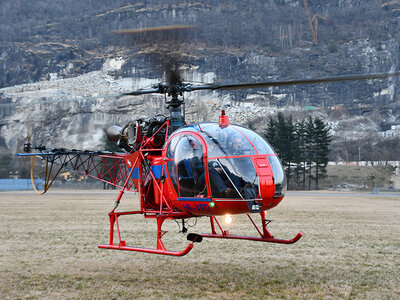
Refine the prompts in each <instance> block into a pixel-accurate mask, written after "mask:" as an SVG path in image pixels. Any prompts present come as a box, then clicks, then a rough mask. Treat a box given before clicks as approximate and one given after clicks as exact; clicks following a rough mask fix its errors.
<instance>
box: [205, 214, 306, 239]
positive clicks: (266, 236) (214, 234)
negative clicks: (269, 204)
mask: <svg viewBox="0 0 400 300" xmlns="http://www.w3.org/2000/svg"><path fill="white" fill-rule="evenodd" d="M260 215H261V224H262V232H261V231H260V229H259V228H258V227H257V225H256V224H255V223H254V221H253V219H252V218H251V216H250V215H249V214H247V216H248V217H249V219H250V221H251V223H253V226H254V227H255V228H256V229H257V231H258V233H259V234H260V237H254V236H239V235H231V234H229V231H228V230H223V229H222V227H221V225H220V224H219V222H218V220H217V219H216V217H215V216H210V223H211V234H201V236H202V237H208V238H220V239H237V240H248V241H258V242H266V243H278V244H293V243H296V242H297V241H298V240H299V239H300V238H301V237H302V236H303V234H302V233H301V232H299V233H298V234H297V235H296V236H295V237H294V238H292V239H289V240H285V239H276V238H274V237H273V235H271V233H270V232H269V231H268V229H267V225H268V224H269V223H270V221H268V220H266V219H265V212H264V211H261V212H260ZM215 223H216V224H217V225H218V227H219V229H220V230H221V233H217V232H216V230H215Z"/></svg>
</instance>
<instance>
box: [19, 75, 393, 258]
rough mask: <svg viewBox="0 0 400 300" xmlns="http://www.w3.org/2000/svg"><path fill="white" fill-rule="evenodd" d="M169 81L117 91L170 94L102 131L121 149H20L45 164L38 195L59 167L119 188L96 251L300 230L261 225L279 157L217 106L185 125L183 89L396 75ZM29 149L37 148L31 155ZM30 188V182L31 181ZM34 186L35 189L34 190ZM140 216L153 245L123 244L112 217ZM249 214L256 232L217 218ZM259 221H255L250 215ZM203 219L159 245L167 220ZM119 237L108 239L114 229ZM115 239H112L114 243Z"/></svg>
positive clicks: (279, 181)
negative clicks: (124, 207) (151, 112)
mask: <svg viewBox="0 0 400 300" xmlns="http://www.w3.org/2000/svg"><path fill="white" fill-rule="evenodd" d="M170 72H171V73H170V74H169V76H168V82H167V83H160V84H156V85H154V86H152V87H151V88H149V89H141V90H137V91H133V92H129V93H125V94H123V95H121V96H139V95H143V94H151V93H160V94H164V95H166V96H169V97H170V100H168V101H166V104H167V105H168V106H167V108H168V109H169V111H170V115H169V116H158V117H153V118H149V119H138V120H136V121H131V122H129V123H128V124H126V126H124V127H119V126H111V127H110V128H109V129H108V132H107V135H108V139H109V140H110V141H113V142H116V143H117V144H118V145H119V147H120V148H122V149H124V150H125V151H126V153H112V152H106V151H100V152H99V151H81V150H67V149H60V148H57V149H46V148H45V147H43V146H39V147H33V146H32V145H31V143H30V141H28V143H27V144H25V146H24V150H25V152H28V153H25V154H17V155H19V156H31V162H32V164H31V175H32V183H33V185H34V180H33V165H34V164H33V159H34V157H39V158H41V159H42V160H43V161H45V162H46V168H45V175H44V187H43V192H41V194H44V193H45V192H46V191H47V190H48V189H49V188H50V186H51V184H52V183H53V181H54V180H55V178H56V177H57V175H58V174H59V173H60V171H61V169H63V168H67V169H70V170H74V171H76V172H78V173H80V174H85V175H88V176H90V177H93V178H96V179H98V180H100V181H103V182H105V183H108V184H110V185H113V186H115V187H118V188H120V189H121V190H120V192H119V195H118V197H117V199H116V201H115V205H114V208H113V209H112V210H111V212H110V213H109V219H110V237H109V242H108V244H105V245H99V246H98V247H99V248H105V249H114V250H127V251H138V252H146V253H153V254H163V255H171V256H182V255H186V254H187V253H188V252H189V251H190V250H191V249H192V248H193V243H194V242H201V241H202V239H203V238H222V239H241V240H249V241H259V242H269V243H282V244H292V243H295V242H297V241H298V240H299V239H300V238H301V237H302V233H298V234H297V235H296V236H295V237H294V238H292V239H277V238H275V237H274V236H273V235H272V234H271V233H270V232H269V231H268V229H267V225H268V224H269V222H270V220H267V219H266V211H267V210H269V209H271V208H273V207H275V206H277V205H278V204H279V203H280V202H281V201H282V199H283V198H284V196H285V193H286V189H287V182H286V177H285V172H284V170H283V168H282V165H281V163H280V161H279V158H278V156H277V154H276V153H275V152H274V150H273V149H272V147H271V146H270V145H269V144H268V142H267V141H265V140H264V139H263V138H262V137H261V136H260V135H258V134H257V133H255V132H254V131H252V130H250V129H248V128H245V127H242V126H238V125H233V124H230V122H229V118H228V116H227V115H225V112H224V111H222V112H221V115H220V116H219V120H218V122H206V123H195V124H186V122H185V118H184V112H182V109H181V107H182V104H184V101H183V100H182V99H181V97H182V95H183V93H185V92H192V91H196V90H233V89H250V88H265V87H271V86H288V85H298V84H315V83H324V82H335V81H350V80H365V79H384V78H388V77H392V76H398V75H399V74H400V73H390V74H375V75H358V76H345V77H335V78H321V79H304V80H294V81H280V82H262V83H248V84H247V83H246V84H228V85H219V84H204V85H192V84H190V83H186V82H183V81H182V80H181V79H180V75H179V74H177V69H174V70H172V71H170ZM32 149H35V150H37V152H35V153H31V151H32ZM34 187H35V185H34ZM35 190H36V187H35ZM125 191H133V192H137V193H138V195H139V197H140V210H137V211H117V207H118V205H119V203H120V201H121V199H122V197H123V195H124V193H125ZM137 214H140V215H143V216H144V217H145V218H150V219H155V220H156V222H157V235H156V241H157V246H156V248H155V249H148V248H138V247H132V246H128V245H126V243H125V241H124V240H122V239H121V232H120V229H119V225H118V218H119V217H120V216H126V215H137ZM235 214H247V216H248V218H249V222H251V223H252V224H253V225H254V227H255V229H256V231H257V232H258V234H259V235H258V236H239V235H232V234H230V232H229V231H228V230H224V229H223V228H222V226H221V224H220V222H218V220H217V218H216V216H226V220H227V221H229V219H230V216H231V215H235ZM256 215H258V216H259V218H260V225H258V226H257V225H256V221H255V220H254V216H256ZM193 217H207V218H209V220H210V227H211V230H210V233H206V234H204V233H202V234H196V233H189V234H187V239H188V240H189V241H190V243H189V245H188V246H187V247H186V248H185V249H184V250H182V251H171V250H167V249H166V247H165V246H164V244H163V242H162V238H163V236H164V234H165V233H166V232H165V231H163V230H162V226H163V223H164V221H165V220H171V219H173V220H181V221H182V226H183V228H182V232H184V233H186V232H187V228H186V227H185V220H187V219H190V218H193ZM115 233H116V234H117V238H114V234H115ZM115 240H117V241H115Z"/></svg>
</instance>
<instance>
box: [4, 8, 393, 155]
mask: <svg viewBox="0 0 400 300" xmlns="http://www.w3.org/2000/svg"><path fill="white" fill-rule="evenodd" d="M123 2H124V1H115V2H113V3H112V4H110V3H109V2H108V1H100V0H99V1H90V3H89V5H86V6H85V5H82V4H80V3H79V1H75V0H70V1H68V3H67V2H65V3H62V4H61V3H56V2H51V3H50V2H49V1H46V0H42V1H38V2H37V3H36V6H33V5H32V4H31V2H30V1H24V0H20V1H4V2H2V4H0V8H1V9H0V14H1V15H2V18H3V20H4V22H3V27H1V28H0V38H1V44H0V83H1V87H2V89H1V90H0V116H1V121H0V147H3V149H5V148H6V149H8V150H9V151H11V152H16V151H20V150H21V145H22V144H23V142H24V140H25V136H26V135H27V133H28V132H31V134H32V135H33V140H34V141H36V143H44V144H46V145H48V146H50V145H51V146H54V147H66V148H82V149H99V148H101V146H102V144H103V143H104V132H103V130H104V129H105V128H107V127H108V126H109V125H112V124H124V123H125V122H127V121H128V120H131V119H136V118H138V117H146V116H151V115H153V114H157V113H164V114H166V113H167V112H166V111H165V108H164V98H163V97H161V96H142V97H136V98H132V97H131V98H119V99H116V98H115V97H105V95H112V94H118V93H120V92H122V91H129V90H132V89H136V88H140V87H148V86H149V85H151V84H153V83H157V82H159V81H160V78H161V80H163V79H162V78H163V74H162V72H160V70H159V69H157V68H154V65H152V63H151V59H150V58H149V57H150V56H149V55H148V54H149V53H151V52H152V51H153V50H159V49H160V48H162V47H163V46H164V45H165V44H164V43H160V44H152V43H150V44H149V43H147V45H146V46H145V47H142V46H140V47H139V46H138V45H137V44H135V43H133V44H132V43H128V47H126V45H124V41H121V39H119V38H116V37H115V36H114V35H112V34H110V32H111V31H112V30H119V29H126V28H138V27H139V28H140V27H146V26H156V25H166V24H167V25H168V24H191V25H195V26H196V29H195V30H194V31H193V32H191V34H190V35H189V36H185V37H184V39H183V41H182V40H181V41H180V42H179V43H177V44H176V48H175V49H174V51H175V52H179V53H180V54H181V57H182V72H183V76H184V80H185V81H191V82H206V83H210V82H223V83H242V82H257V81H267V80H271V81H273V80H290V79H300V78H308V77H328V76H338V75H346V74H370V73H383V72H389V71H397V70H398V69H399V55H400V53H399V40H398V32H399V23H398V16H397V14H396V12H397V11H398V8H399V5H400V4H399V3H398V1H382V3H378V2H376V1H370V0H368V1H354V0H340V1H311V0H310V1H308V4H309V8H310V14H311V17H314V16H316V15H320V16H324V17H325V19H320V22H319V23H318V24H319V25H318V43H317V44H316V45H313V43H312V40H311V34H310V30H309V27H308V24H307V18H306V14H305V11H304V7H303V4H302V1H276V0H271V1H252V0H249V1H219V2H218V3H215V1H202V2H195V1H194V2H191V1H174V2H171V3H165V2H164V1H156V0H153V1H142V2H140V1H139V2H136V3H135V4H127V3H123ZM65 4H70V5H65ZM18 5H19V6H18ZM22 7H25V11H24V10H22ZM43 7H46V10H44V9H42V8H43ZM44 11H47V12H48V14H47V15H44V16H43V15H42V14H43V12H44ZM28 12H29V13H28ZM316 18H317V19H318V18H319V17H316ZM27 23H29V24H27ZM14 24H16V25H14ZM26 25H29V26H26ZM398 86H399V79H398V78H392V79H386V80H375V81H360V82H353V83H331V84H324V85H311V86H294V87H286V88H271V89H266V90H242V91H237V92H229V93H216V92H214V93H207V92H198V93H193V94H189V95H185V98H186V103H187V106H186V113H187V120H188V121H189V122H192V121H203V120H211V121H212V120H217V116H218V114H219V110H220V109H222V108H224V109H225V110H227V113H228V114H229V115H230V117H231V121H232V122H233V123H239V124H243V125H247V124H249V123H251V125H252V126H254V127H256V128H257V129H258V130H260V131H262V129H263V128H264V127H265V120H266V118H267V117H268V116H269V115H270V114H273V113H274V112H276V111H277V110H283V111H285V112H287V113H292V114H293V115H294V116H295V117H296V118H301V117H304V116H305V115H308V114H317V115H319V116H321V117H323V118H324V119H325V120H327V121H329V122H330V123H331V124H332V128H333V129H334V132H335V134H336V138H337V140H338V141H344V140H349V139H356V138H357V134H356V133H357V131H359V132H362V134H363V135H368V136H376V137H378V133H379V132H382V131H384V130H387V129H390V128H391V126H392V125H398V124H400V119H399V118H400V104H399V101H398V99H399V89H398ZM8 104H11V105H8ZM305 108H308V109H310V110H305ZM353 118H354V120H356V121H354V122H353V121H352V120H353ZM357 120H358V121H360V122H358V121H357ZM349 124H353V125H349ZM359 137H360V136H359V135H358V138H359Z"/></svg>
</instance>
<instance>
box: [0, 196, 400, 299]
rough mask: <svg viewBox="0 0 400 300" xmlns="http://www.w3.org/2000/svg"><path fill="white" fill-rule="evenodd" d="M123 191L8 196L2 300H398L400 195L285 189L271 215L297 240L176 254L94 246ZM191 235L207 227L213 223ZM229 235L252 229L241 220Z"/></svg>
mask: <svg viewBox="0 0 400 300" xmlns="http://www.w3.org/2000/svg"><path fill="white" fill-rule="evenodd" d="M117 193H118V191H107V192H105V193H104V192H103V191H98V192H90V191H88V192H87V191H73V192H70V191H56V192H49V193H48V194H46V195H44V196H37V195H35V194H33V193H32V192H15V193H9V192H4V193H0V204H1V207H2V208H3V214H2V217H1V218H0V235H1V244H0V299H45V298H46V299H60V298H61V299H148V298H151V299H186V298H195V299H276V298H283V299H310V298H313V299H399V298H400V264H399V262H400V197H399V196H397V197H396V196H390V195H386V196H383V195H372V194H344V193H323V192H319V193H293V194H289V195H288V196H287V197H286V198H285V199H284V200H283V202H282V203H281V204H280V205H279V206H278V207H277V208H275V209H273V210H271V211H270V212H268V215H267V218H270V219H273V220H275V221H274V222H272V223H271V224H270V225H269V228H270V230H271V232H272V233H273V234H274V236H275V237H277V238H292V237H294V236H295V235H296V234H297V232H298V231H302V232H303V233H304V236H303V238H302V239H301V240H300V241H299V242H298V243H296V244H293V245H279V244H267V243H257V242H249V241H236V240H215V239H205V240H204V241H203V242H202V243H201V244H195V247H194V249H193V250H192V251H191V252H190V253H189V254H188V255H187V256H184V257H181V258H176V257H166V256H158V255H151V254H142V253H135V252H124V251H112V250H104V249H98V248H97V244H100V243H107V241H108V229H109V227H108V226H109V223H108V216H107V213H108V211H110V210H111V208H112V205H113V202H114V200H115V198H116V196H117ZM123 201H124V202H122V203H121V209H124V208H126V209H132V208H135V207H137V201H136V198H135V196H132V195H130V196H127V197H124V198H123ZM120 219H121V220H120V222H121V229H122V230H123V234H124V235H123V238H124V239H125V240H126V242H127V245H131V246H139V247H154V246H155V230H156V225H155V224H154V221H152V220H145V219H144V218H142V217H141V216H136V217H125V218H124V217H121V218H120ZM190 223H192V222H190ZM165 225H166V226H165V228H166V229H167V230H169V233H168V234H166V235H165V236H164V239H163V240H164V241H165V244H166V246H167V247H168V248H169V250H182V249H183V248H185V246H186V245H187V244H188V242H187V241H186V239H185V237H184V236H183V235H182V234H178V226H177V224H176V223H175V222H174V221H167V222H166V223H165ZM190 231H191V232H198V233H203V232H207V231H209V226H208V219H206V218H200V219H198V221H197V225H196V227H194V228H192V229H191V230H190ZM229 231H230V232H231V233H232V234H233V233H235V232H240V233H243V232H246V231H248V232H249V233H252V230H251V227H250V224H248V221H247V218H246V217H245V216H234V218H233V224H232V225H230V226H229Z"/></svg>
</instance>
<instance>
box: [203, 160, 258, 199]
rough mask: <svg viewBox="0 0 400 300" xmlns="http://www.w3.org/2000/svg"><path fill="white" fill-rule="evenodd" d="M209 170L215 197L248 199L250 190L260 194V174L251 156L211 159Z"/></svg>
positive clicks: (212, 191) (255, 194)
mask: <svg viewBox="0 0 400 300" xmlns="http://www.w3.org/2000/svg"><path fill="white" fill-rule="evenodd" d="M208 172H209V173H208V174H209V178H210V185H211V193H212V196H213V197H214V198H229V199H247V198H248V195H247V194H248V193H247V192H249V191H250V190H251V191H252V193H251V194H252V195H253V196H255V197H257V195H258V192H259V188H258V176H257V172H256V170H255V168H254V165H253V163H252V161H251V159H250V157H234V158H216V159H210V160H209V161H208ZM253 198H254V197H253Z"/></svg>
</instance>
